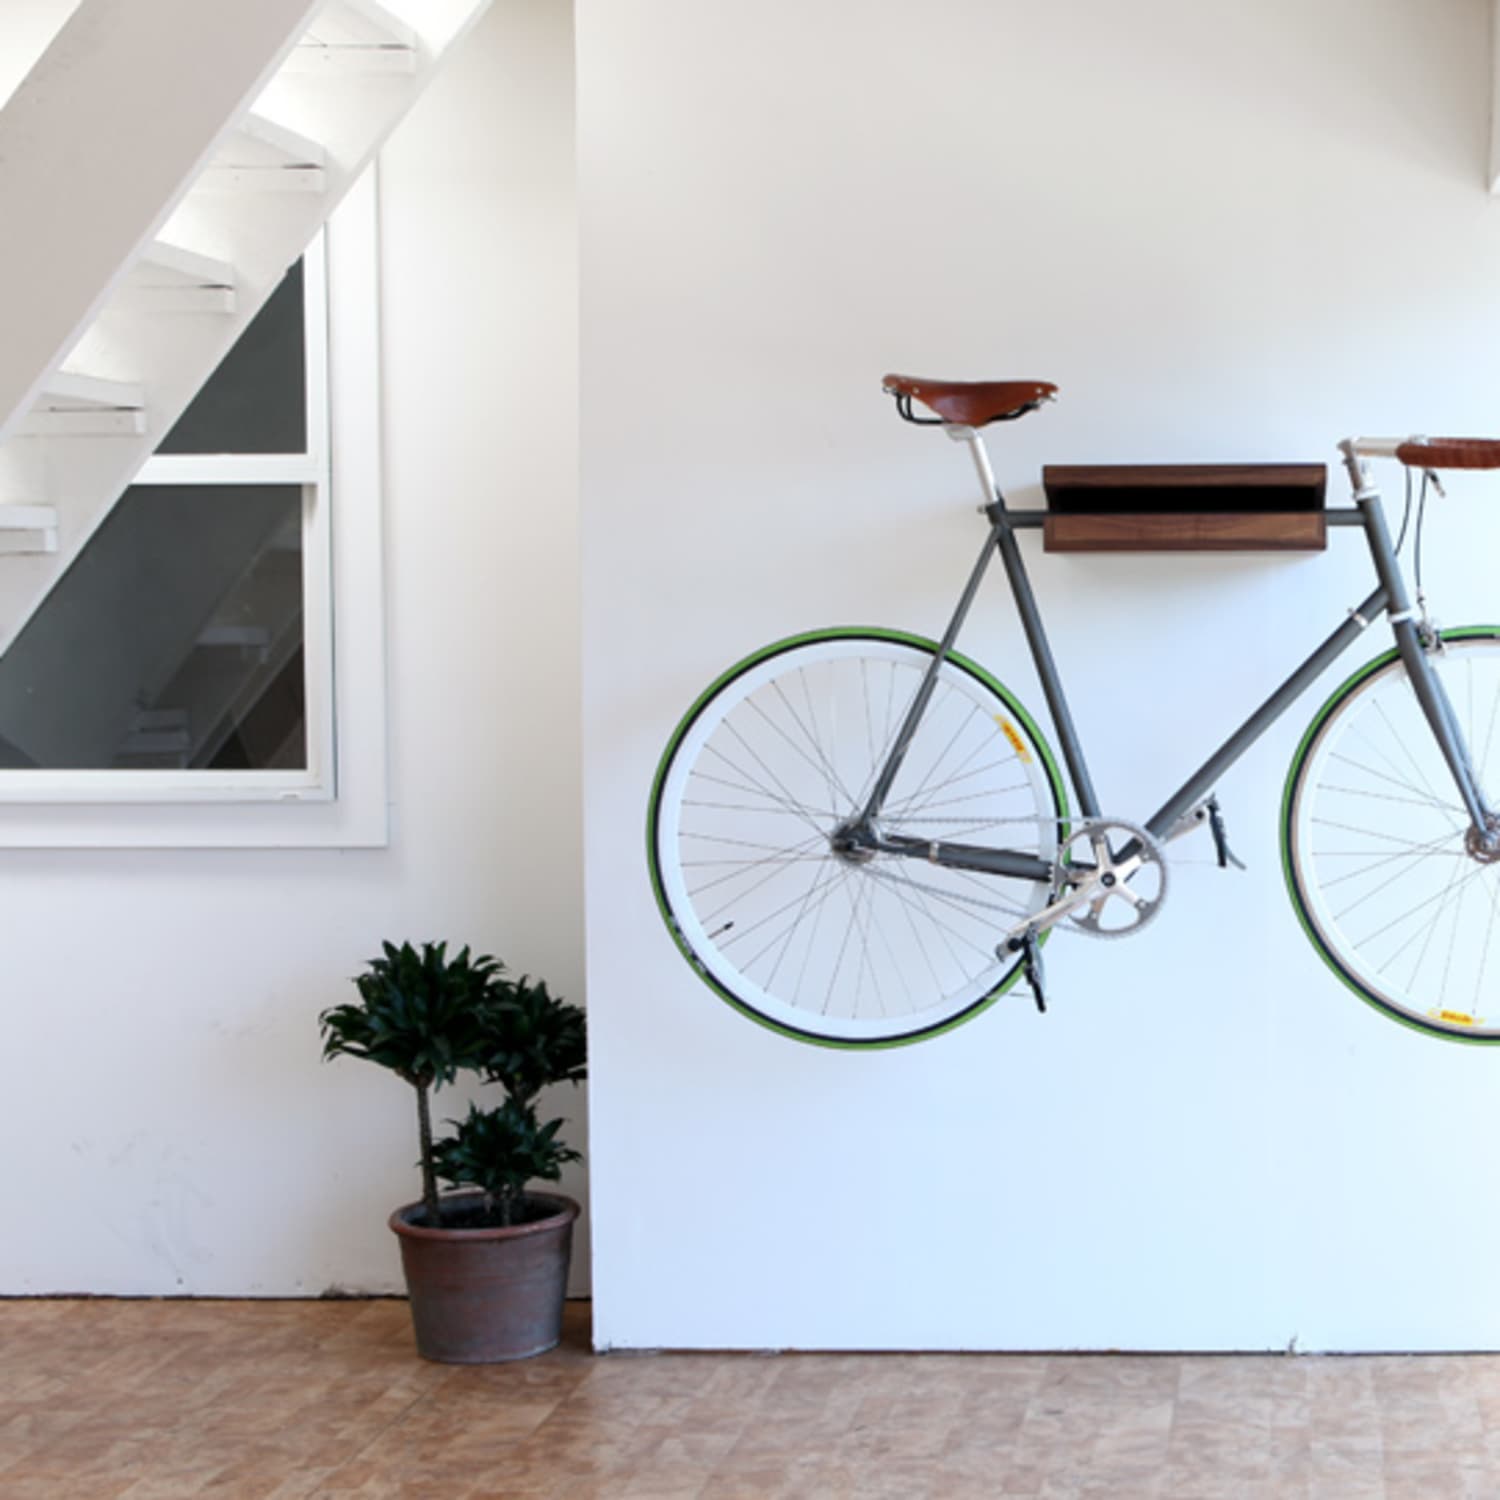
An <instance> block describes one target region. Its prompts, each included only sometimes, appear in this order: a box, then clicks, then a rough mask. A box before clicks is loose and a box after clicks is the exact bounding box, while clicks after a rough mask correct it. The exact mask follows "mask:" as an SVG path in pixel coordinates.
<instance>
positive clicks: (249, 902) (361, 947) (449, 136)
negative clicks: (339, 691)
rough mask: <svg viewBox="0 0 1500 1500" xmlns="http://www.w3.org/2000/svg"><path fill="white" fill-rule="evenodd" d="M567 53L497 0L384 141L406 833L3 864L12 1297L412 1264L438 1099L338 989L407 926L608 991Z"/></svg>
mask: <svg viewBox="0 0 1500 1500" xmlns="http://www.w3.org/2000/svg"><path fill="white" fill-rule="evenodd" d="M571 71H572V38H571V25H570V18H569V16H568V15H567V13H566V8H565V7H559V6H556V5H554V4H551V3H549V0H497V4H496V5H495V7H494V10H493V11H492V12H491V14H490V15H489V17H488V19H487V20H486V21H485V22H484V23H483V25H482V26H481V28H480V29H479V30H478V31H477V32H476V33H475V34H474V35H473V37H472V38H471V39H470V40H469V42H468V43H467V44H466V46H465V48H464V49H463V51H462V53H461V54H460V55H459V56H458V57H457V58H455V60H454V61H453V62H452V63H451V64H450V66H449V70H448V71H447V72H446V73H445V74H444V75H443V76H442V77H441V78H440V79H439V80H438V81H437V82H436V83H435V84H434V85H433V87H432V89H431V91H430V93H429V94H428V95H427V96H426V97H425V98H424V99H423V101H422V103H421V104H420V105H419V106H418V108H417V110H416V111H415V112H414V114H413V115H412V117H411V118H410V119H409V120H408V121H407V122H406V123H405V124H404V125H403V126H402V128H401V130H400V132H399V133H398V135H397V136H396V137H395V138H394V139H393V141H392V143H391V145H390V147H389V149H388V150H387V152H386V154H385V157H384V160H383V164H382V165H383V176H382V194H383V222H384V240H385V264H384V293H383V305H382V308H381V313H382V316H383V318H384V336H385V351H386V355H385V367H386V368H385V375H386V382H385V405H386V432H385V453H386V475H387V494H386V499H387V511H388V515H387V532H388V550H387V575H388V579H389V614H388V632H389V639H390V646H389V657H390V696H391V742H392V797H393V803H394V807H393V818H392V824H393V832H392V839H391V845H390V847H389V849H387V850H382V851H359V852H352V853H344V854H340V853H334V852H294V853H283V852H257V853H243V854H235V853H227V852H226V853H202V852H140V853H123V852H98V853H51V852H48V853H43V852H37V853H24V852H16V851H7V852H6V853H5V855H4V858H3V861H0V909H3V910H4V912H5V932H6V943H5V954H6V983H5V992H6V998H5V1002H4V1014H5V1025H4V1035H3V1041H0V1055H3V1057H4V1059H5V1071H6V1080H7V1081H6V1085H5V1088H4V1090H3V1094H0V1098H3V1101H4V1102H3V1105H0V1128H3V1139H4V1142H5V1144H4V1147H3V1151H4V1161H5V1173H4V1175H5V1180H6V1183H7V1190H8V1192H9V1193H10V1194H11V1206H10V1210H9V1211H8V1212H7V1214H6V1216H5V1224H6V1233H5V1234H4V1235H3V1236H0V1292H3V1293H34V1292H49V1291H91V1292H119V1293H168V1294H170V1293H196V1294H225V1295H240V1294H248V1295H268V1294H293V1295H300V1294H316V1293H319V1292H321V1291H323V1290H325V1289H326V1288H328V1287H329V1286H341V1287H346V1288H357V1289H367V1290H389V1289H394V1288H396V1287H397V1286H399V1284H400V1271H399V1261H398V1257H397V1252H396V1248H395V1242H394V1239H393V1237H392V1236H391V1235H390V1233H389V1231H388V1230H387V1229H386V1227H385V1218H386V1216H387V1214H388V1213H389V1212H390V1210H391V1209H392V1208H393V1207H395V1206H396V1205H397V1204H398V1203H401V1202H406V1201H409V1200H410V1199H411V1198H413V1197H415V1196H416V1193H417V1183H416V1180H415V1173H414V1172H413V1171H412V1169H411V1166H410V1164H411V1162H412V1161H413V1160H414V1158H415V1155H416V1140H415V1120H414V1110H413V1106H412V1103H411V1097H410V1091H409V1090H407V1089H406V1088H405V1086H404V1085H402V1084H400V1083H399V1082H397V1081H396V1080H395V1079H393V1078H390V1077H388V1076H386V1075H384V1074H382V1073H381V1072H379V1071H378V1070H376V1069H374V1068H370V1067H367V1066H363V1065H361V1064H358V1063H355V1062H348V1061H346V1062H341V1063H338V1064H336V1065H331V1066H327V1067H325V1066H323V1065H322V1064H320V1062H319V1061H318V1050H319V1039H318V1033H317V1026H316V1016H317V1013H318V1012H319V1011H320V1010H321V1009H323V1008H324V1007H326V1006H328V1005H330V1004H334V1003H337V1002H339V1001H341V1000H343V999H346V998H349V997H350V996H351V994H352V991H351V989H350V987H349V985H348V982H347V981H348V976H350V975H352V974H353V973H355V972H356V971H357V970H358V969H359V968H360V966H361V965H362V963H363V961H364V960H365V959H366V958H367V957H368V956H370V955H371V954H372V953H374V952H375V951H376V950H377V947H378V943H379V941H380V939H381V938H384V937H388V936H389V937H396V938H400V937H404V936H410V937H412V938H413V939H416V940H421V939H423V938H429V937H449V938H452V939H454V940H456V941H471V942H473V943H474V944H476V945H477V946H479V947H481V948H483V949H487V950H489V951H493V952H495V953H498V954H500V955H501V956H503V957H504V958H505V959H506V960H507V961H508V962H509V963H510V964H511V965H512V966H514V967H515V968H517V969H526V970H529V971H530V972H532V973H534V974H541V975H544V976H546V977H547V978H548V979H549V980H550V981H551V982H552V984H553V988H554V989H556V990H559V991H561V992H562V993H564V994H566V995H568V996H570V997H572V998H576V999H580V1000H581V999H582V998H583V973H582V963H581V956H582V921H581V914H580V910H579V903H580V887H581V881H580V877H579V867H578V845H579V837H580V835H579V819H578V775H579V765H578V704H577V668H576V653H577V629H578V626H577V619H578V592H577V576H576V556H577V549H576V525H577V508H576V479H575V464H574V453H575V434H574V427H575V418H574V412H575V409H576V394H575V380H576V325H575V295H574V294H575V285H576V272H575V252H574V245H575V240H576V235H575V229H574V223H573V201H572V99H571ZM556 1102H557V1104H558V1105H559V1108H560V1111H563V1110H565V1111H567V1112H569V1113H571V1114H573V1115H575V1116H577V1117H580V1118H579V1123H578V1125H577V1126H575V1129H574V1139H576V1140H579V1141H581V1140H582V1135H583V1129H582V1120H581V1115H582V1107H583V1099H582V1096H581V1095H579V1094H577V1093H574V1092H572V1091H565V1092H563V1093H562V1094H561V1095H560V1096H559V1097H558V1099H557V1100H556ZM460 1105H461V1100H460V1099H459V1098H458V1096H446V1097H445V1096H443V1095H439V1099H438V1113H439V1114H440V1115H441V1116H447V1115H449V1114H456V1113H458V1112H460ZM582 1182H583V1179H582V1178H581V1176H574V1177H573V1178H572V1179H571V1186H572V1189H573V1190H574V1191H578V1190H580V1189H581V1187H582ZM581 1241H582V1243H581V1248H582V1250H583V1251H584V1254H583V1255H582V1256H580V1260H579V1266H578V1277H577V1282H576V1284H577V1285H579V1286H582V1285H584V1284H585V1276H586V1269H587V1267H586V1260H587V1254H586V1252H587V1242H586V1236H584V1237H581Z"/></svg>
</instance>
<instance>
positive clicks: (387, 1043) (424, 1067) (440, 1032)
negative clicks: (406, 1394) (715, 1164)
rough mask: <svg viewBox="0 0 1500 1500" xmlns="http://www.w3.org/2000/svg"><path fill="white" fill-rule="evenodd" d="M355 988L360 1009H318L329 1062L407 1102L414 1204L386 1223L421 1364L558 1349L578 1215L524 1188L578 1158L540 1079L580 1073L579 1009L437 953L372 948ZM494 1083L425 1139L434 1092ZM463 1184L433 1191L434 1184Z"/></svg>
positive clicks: (489, 962) (407, 947) (491, 968)
mask: <svg viewBox="0 0 1500 1500" xmlns="http://www.w3.org/2000/svg"><path fill="white" fill-rule="evenodd" d="M355 985H356V987H357V988H358V990H359V996H360V999H359V1003H358V1004H349V1005H339V1006H334V1007H332V1008H331V1009H329V1010H326V1011H324V1012H323V1014H322V1015H321V1017H320V1018H319V1023H320V1025H321V1027H322V1030H323V1039H324V1040H323V1055H324V1057H325V1058H331V1057H336V1056H339V1055H347V1056H351V1057H361V1058H365V1059H366V1060H368V1061H370V1062H375V1063H379V1064H380V1065H381V1066H382V1067H386V1068H389V1069H390V1070H391V1071H392V1072H394V1073H396V1074H397V1075H398V1076H399V1077H401V1078H404V1079H405V1080H406V1081H407V1082H408V1083H410V1084H411V1085H412V1086H413V1088H415V1090H416V1092H417V1122H418V1131H419V1135H420V1139H421V1170H422V1198H421V1201H420V1202H418V1203H411V1204H407V1205H406V1206H405V1207H403V1208H398V1209H397V1210H396V1212H395V1213H394V1214H392V1215H391V1219H390V1225H391V1228H392V1229H393V1230H394V1231H395V1233H396V1235H397V1237H398V1239H399V1240H400V1243H401V1260H402V1266H403V1268H404V1270H405V1273H406V1282H407V1290H408V1293H409V1295H410V1299H411V1309H412V1322H413V1326H414V1328H415V1330H416V1337H417V1349H418V1351H419V1352H420V1353H421V1354H423V1355H424V1356H425V1357H427V1358H428V1359H436V1360H443V1361H447V1362H453V1363H461V1364H474V1363H489V1362H493V1361H498V1360H508V1359H524V1358H526V1357H528V1356H529V1355H532V1354H540V1353H541V1352H542V1351H543V1350H544V1349H550V1348H551V1347H552V1346H553V1345H554V1344H556V1343H557V1341H558V1338H559V1336H560V1333H561V1324H562V1304H563V1295H564V1291H565V1289H566V1285H567V1273H568V1262H569V1259H570V1257H571V1253H572V1238H573V1221H574V1220H575V1219H576V1218H577V1217H578V1205H577V1204H576V1203H575V1202H574V1201H573V1200H572V1199H571V1198H567V1197H564V1196H563V1195H562V1194H560V1193H538V1192H528V1191H527V1184H528V1183H529V1182H531V1181H533V1180H535V1179H538V1178H540V1179H543V1180H547V1181H555V1180H556V1179H557V1177H558V1176H559V1175H560V1173H561V1170H562V1167H563V1165H564V1164H565V1163H566V1162H569V1161H575V1160H577V1159H578V1153H577V1152H576V1151H574V1150H572V1149H571V1148H570V1147H567V1146H565V1145H564V1144H563V1143H562V1142H561V1141H560V1140H559V1139H558V1132H559V1131H560V1129H561V1128H562V1125H563V1121H562V1120H560V1119H556V1120H550V1121H547V1122H546V1123H545V1124H544V1123H543V1122H542V1121H541V1120H540V1118H539V1116H538V1113H537V1098H538V1095H539V1094H540V1093H541V1091H542V1089H543V1088H545V1087H546V1086H547V1085H548V1084H550V1083H565V1082H569V1083H577V1082H579V1081H581V1080H582V1079H583V1078H584V1077H585V1072H586V1059H585V1033H584V1018H583V1012H582V1010H580V1009H579V1008H578V1007H577V1006H576V1005H569V1004H568V1003H567V1002H566V1001H563V1000H561V999H558V998H556V997H554V996H552V995H551V994H549V993H548V990H547V986H546V984H545V983H542V982H540V981H539V982H536V983H533V982H532V981H531V980H530V979H529V977H527V976H523V977H522V978H521V979H519V980H512V979H509V978H507V977H506V975H505V972H504V965H503V964H501V963H500V962H499V961H498V960H496V959H494V958H491V957H490V956H488V955H481V956H479V957H477V958H474V957H471V956H470V952H469V949H468V948H467V947H465V948H463V949H462V950H461V951H460V952H459V953H457V954H456V955H454V956H452V957H449V955H448V952H447V946H446V944H443V943H424V944H423V945H422V947H421V949H420V951H419V950H418V949H416V948H414V947H413V946H412V945H411V944H410V943H404V944H402V945H401V947H399V948H397V947H395V946H394V945H393V944H390V943H386V944H384V945H383V956H382V957H380V958H377V959H373V960H371V962H370V964H369V965H368V967H367V968H366V970H365V972H364V973H362V974H360V975H358V976H357V977H356V979H355ZM465 1071H468V1072H473V1073H475V1074H477V1075H478V1076H479V1077H480V1079H481V1080H483V1081H484V1082H485V1083H495V1084H499V1085H500V1086H501V1087H502V1088H503V1089H504V1091H505V1097H504V1099H503V1100H502V1101H501V1102H500V1103H499V1104H496V1105H494V1106H492V1107H490V1108H487V1109H484V1108H480V1107H479V1106H478V1105H475V1104H472V1103H471V1104H470V1106H469V1112H468V1115H467V1116H466V1117H465V1118H464V1119H463V1120H461V1121H450V1122H449V1123H451V1124H453V1125H454V1127H455V1129H454V1133H453V1134H452V1135H451V1136H450V1137H448V1138H446V1139H444V1140H440V1141H434V1139H433V1134H432V1125H431V1105H430V1095H431V1092H432V1090H434V1089H435V1088H438V1087H440V1086H441V1085H443V1084H448V1083H452V1082H453V1081H454V1079H455V1078H456V1077H457V1076H458V1074H459V1073H461V1072H465ZM440 1180H441V1181H443V1182H445V1183H448V1184H450V1185H452V1186H453V1187H456V1188H462V1189H467V1190H466V1191H460V1192H455V1193H450V1194H448V1195H446V1196H441V1197H440V1196H439V1194H438V1191H437V1184H438V1182H439V1181H440Z"/></svg>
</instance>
